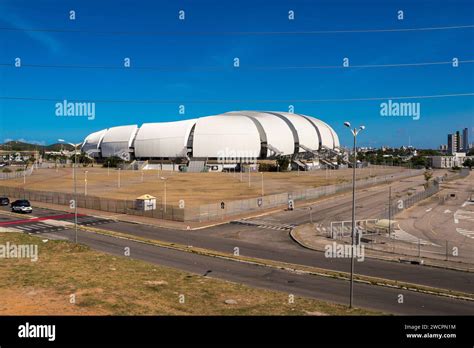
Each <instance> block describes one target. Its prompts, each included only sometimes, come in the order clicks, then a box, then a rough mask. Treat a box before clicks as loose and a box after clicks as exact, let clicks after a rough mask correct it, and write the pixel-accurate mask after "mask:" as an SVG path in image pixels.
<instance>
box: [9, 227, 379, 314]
mask: <svg viewBox="0 0 474 348" xmlns="http://www.w3.org/2000/svg"><path fill="white" fill-rule="evenodd" d="M7 241H8V242H10V243H11V244H13V243H14V244H37V243H39V259H38V261H37V262H31V261H30V260H29V259H0V298H1V299H2V301H1V304H0V314H1V315H5V314H17V315H91V314H92V315H104V314H105V315H107V314H111V315H348V314H376V313H374V312H370V311H365V310H360V309H353V310H349V309H348V308H347V307H345V306H341V305H336V304H330V303H327V302H323V301H317V300H311V299H306V298H300V297H296V298H295V300H294V303H293V304H289V303H288V294H285V293H281V292H275V291H268V290H263V289H256V288H251V287H248V286H244V285H240V284H236V283H231V282H227V281H222V280H217V279H212V278H209V277H204V276H200V275H195V274H190V273H187V272H183V271H178V270H175V269H171V268H166V267H161V266H156V265H152V264H149V263H146V262H143V261H137V260H133V259H129V258H126V257H114V256H111V255H108V254H104V253H100V252H96V251H92V250H91V249H89V248H88V247H85V246H81V245H79V246H76V245H74V244H72V243H69V242H65V241H48V242H46V243H44V242H42V241H41V239H40V238H38V237H34V236H29V235H26V234H17V233H3V234H0V244H5V243H6V242H7ZM71 294H75V296H76V303H75V304H71V303H70V295H71ZM181 294H182V295H184V296H185V297H184V299H185V302H184V303H180V302H179V296H180V295H181ZM229 299H231V300H234V301H236V303H235V304H226V303H225V301H226V300H229Z"/></svg>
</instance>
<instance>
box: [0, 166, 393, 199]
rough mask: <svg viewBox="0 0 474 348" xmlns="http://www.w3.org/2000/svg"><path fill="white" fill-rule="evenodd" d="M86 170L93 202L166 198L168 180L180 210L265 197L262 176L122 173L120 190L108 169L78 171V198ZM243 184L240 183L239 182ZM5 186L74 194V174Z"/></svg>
mask: <svg viewBox="0 0 474 348" xmlns="http://www.w3.org/2000/svg"><path fill="white" fill-rule="evenodd" d="M86 170H87V172H88V173H87V191H88V195H90V196H99V197H104V198H112V199H128V200H133V199H135V198H137V197H138V196H141V195H143V194H151V195H153V196H155V197H157V198H158V200H161V199H163V197H164V180H161V179H160V177H165V178H167V179H166V181H167V184H166V185H167V190H166V195H167V203H168V204H172V205H178V202H179V201H180V200H184V201H185V203H186V206H196V205H201V204H206V203H217V202H220V201H229V200H238V199H246V198H255V197H258V196H260V195H261V193H262V174H261V173H252V174H250V185H249V174H248V173H243V174H242V177H241V175H240V173H180V172H167V171H157V170H146V171H143V173H142V171H120V188H119V187H118V177H119V173H118V170H113V169H111V170H110V172H109V171H108V170H107V169H106V168H100V167H94V168H80V169H78V173H77V180H78V181H77V182H78V192H79V193H84V191H85V180H84V179H85V176H86V174H85V171H86ZM400 170H401V169H399V168H386V169H383V168H371V169H368V168H365V169H359V170H358V171H359V172H358V174H357V175H358V178H362V177H368V176H373V175H383V174H389V173H394V172H398V171H400ZM351 175H352V171H351V170H350V169H342V170H337V171H327V172H326V171H324V170H321V171H313V172H299V173H297V172H286V173H281V172H280V173H263V182H264V183H263V191H264V194H265V195H270V194H275V193H283V192H292V191H293V192H294V191H297V190H303V189H307V188H313V187H319V186H324V185H330V184H335V183H340V182H344V181H347V180H350V179H351ZM241 178H242V181H241ZM0 185H2V186H11V187H23V188H26V189H33V190H41V191H55V192H72V190H73V176H72V169H71V168H61V169H59V170H57V171H56V169H40V170H37V171H35V172H34V173H33V175H32V176H30V177H27V178H26V184H23V178H20V179H14V180H2V181H1V182H0Z"/></svg>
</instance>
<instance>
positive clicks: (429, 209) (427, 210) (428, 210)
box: [425, 208, 433, 213]
mask: <svg viewBox="0 0 474 348" xmlns="http://www.w3.org/2000/svg"><path fill="white" fill-rule="evenodd" d="M432 209H433V208H428V209H426V210H425V211H426V212H427V213H429V212H430V211H431V210H432Z"/></svg>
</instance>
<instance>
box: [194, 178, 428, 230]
mask: <svg viewBox="0 0 474 348" xmlns="http://www.w3.org/2000/svg"><path fill="white" fill-rule="evenodd" d="M421 173H423V170H408V171H406V172H402V173H397V174H390V175H384V176H380V177H372V178H366V179H360V180H357V184H356V187H357V189H360V188H365V187H369V186H373V185H377V184H381V183H387V182H390V181H394V180H400V179H404V178H408V177H411V176H415V175H420V174H421ZM351 189H352V182H347V183H343V184H336V185H329V186H322V187H317V188H310V189H305V190H299V191H295V192H291V193H279V194H274V195H267V196H263V197H258V198H249V199H243V200H236V201H229V202H225V201H224V202H219V203H214V204H204V205H201V206H200V207H199V209H194V211H190V212H189V214H186V215H187V218H188V219H189V221H199V222H201V221H209V220H219V219H224V218H225V217H230V216H236V215H240V214H244V213H248V212H251V211H255V210H262V209H268V208H274V207H277V206H281V205H286V204H288V200H290V199H292V200H294V201H296V200H308V199H317V198H320V197H324V196H327V195H332V194H336V193H341V192H346V191H349V190H351ZM222 203H224V205H222Z"/></svg>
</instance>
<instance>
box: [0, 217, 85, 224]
mask: <svg viewBox="0 0 474 348" xmlns="http://www.w3.org/2000/svg"><path fill="white" fill-rule="evenodd" d="M71 216H72V217H74V214H61V215H52V216H41V217H34V218H29V219H23V220H15V221H4V222H0V226H6V225H19V224H28V223H31V222H32V221H44V220H59V219H67V218H70V217H71ZM77 216H85V215H82V214H78V215H77Z"/></svg>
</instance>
